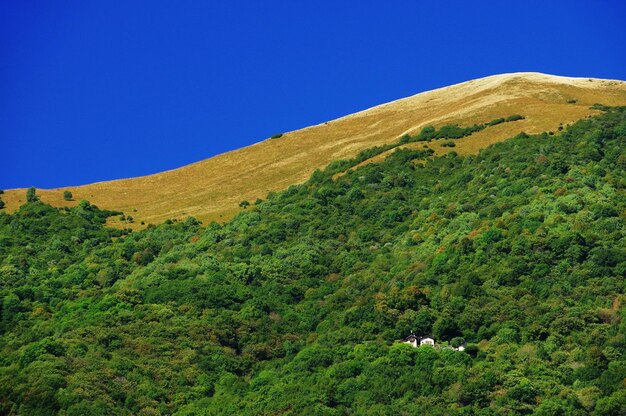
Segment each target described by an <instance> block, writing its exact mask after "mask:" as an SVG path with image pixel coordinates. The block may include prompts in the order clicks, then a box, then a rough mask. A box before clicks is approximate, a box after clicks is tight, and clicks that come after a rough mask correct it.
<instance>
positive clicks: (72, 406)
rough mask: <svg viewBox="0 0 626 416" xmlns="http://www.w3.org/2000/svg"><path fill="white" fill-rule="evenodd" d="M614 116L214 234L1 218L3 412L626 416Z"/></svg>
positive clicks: (388, 172)
mask: <svg viewBox="0 0 626 416" xmlns="http://www.w3.org/2000/svg"><path fill="white" fill-rule="evenodd" d="M605 110H607V113H606V114H603V115H602V116H599V117H596V118H593V119H587V120H583V121H580V122H578V123H576V124H574V125H573V126H571V127H569V128H568V129H566V130H565V131H563V133H562V134H560V135H557V136H551V135H548V134H543V135H537V136H530V137H529V136H527V135H520V136H518V137H515V138H513V139H510V140H508V141H506V142H503V143H499V144H497V145H494V146H492V147H490V148H488V149H486V150H483V151H482V152H481V153H480V154H479V155H477V156H468V157H460V156H458V155H456V154H455V153H451V154H449V155H447V156H445V157H437V158H433V157H432V156H431V155H430V154H428V153H425V152H423V151H411V150H406V149H400V150H396V151H395V152H393V153H392V154H391V155H390V156H389V157H387V159H386V160H385V161H384V162H381V163H376V164H369V165H366V166H363V167H361V168H359V169H355V170H350V171H348V172H347V173H346V174H345V175H343V176H341V177H339V178H336V179H333V171H332V170H328V171H325V172H320V171H317V172H316V173H315V174H314V175H313V176H312V177H311V179H310V180H309V181H308V182H307V183H305V184H303V185H300V186H292V187H290V188H289V189H287V190H286V191H284V192H281V193H274V194H270V195H269V197H268V199H267V200H266V201H257V203H255V204H254V205H250V206H248V208H247V209H245V210H242V213H241V214H240V215H238V216H237V217H236V218H235V219H233V220H232V221H230V222H229V223H227V224H225V225H223V226H222V225H218V224H211V225H209V226H208V227H206V228H203V227H201V226H200V225H199V224H198V222H197V221H195V220H194V219H191V218H190V219H188V220H187V221H185V222H172V221H167V222H166V223H164V224H162V225H159V226H157V227H151V228H148V229H147V230H144V231H141V232H136V233H131V234H122V233H121V232H119V231H114V230H110V229H107V228H105V227H104V221H105V218H106V217H107V216H109V215H113V214H114V213H110V212H102V211H100V210H98V209H97V208H96V207H94V206H92V205H90V204H89V203H87V202H82V203H81V204H80V205H79V206H78V207H76V208H74V209H70V210H67V209H55V208H52V207H49V206H47V205H45V204H43V203H41V202H39V201H38V200H37V199H36V198H35V199H33V200H32V202H29V203H27V204H25V205H24V206H22V208H21V209H20V210H19V211H18V212H16V213H14V214H12V215H8V214H6V213H0V260H1V263H0V279H1V280H0V283H1V287H0V296H1V297H0V305H1V309H0V413H2V414H16V415H47V414H60V415H130V414H137V415H158V414H175V415H181V416H182V415H213V414H244V415H245V414H250V415H257V414H306V415H343V414H368V415H369V414H380V415H386V414H393V413H396V414H407V415H408V414H418V413H427V414H431V415H455V414H456V415H492V414H530V413H534V414H538V415H585V414H595V415H620V414H626V386H625V384H624V383H625V379H626V356H625V352H626V312H625V308H624V302H625V301H626V296H625V295H624V289H625V285H624V283H625V281H624V276H625V274H626V244H625V243H626V240H625V233H626V231H625V225H624V216H625V215H626V214H625V210H626V197H625V188H626V154H625V153H624V152H625V146H624V143H625V140H626V111H625V109H623V108H619V109H607V108H605ZM424 159H427V161H426V162H424V161H423V160H424ZM411 331H415V332H416V333H418V334H424V335H426V334H429V335H433V336H434V337H435V338H436V339H437V341H438V342H446V341H451V340H452V339H455V342H457V343H458V342H459V338H463V339H464V340H465V342H466V343H467V349H466V350H465V351H464V352H457V351H451V350H435V349H432V348H429V347H421V348H413V347H411V346H409V345H407V344H403V343H400V342H398V340H401V339H403V338H404V337H405V336H407V335H408V334H409V333H410V332H411Z"/></svg>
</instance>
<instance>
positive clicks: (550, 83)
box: [4, 73, 626, 228]
mask: <svg viewBox="0 0 626 416" xmlns="http://www.w3.org/2000/svg"><path fill="white" fill-rule="evenodd" d="M594 103H602V104H605V105H626V83H624V82H621V81H606V80H598V79H587V78H565V77H556V76H549V75H543V74H536V73H520V74H505V75H497V76H492V77H488V78H483V79H478V80H474V81H469V82H465V83H462V84H458V85H454V86H451V87H446V88H442V89H438V90H434V91H429V92H425V93H422V94H418V95H415V96H412V97H408V98H404V99H401V100H398V101H394V102H392V103H388V104H384V105H381V106H378V107H374V108H372V109H369V110H365V111H362V112H360V113H356V114H353V115H350V116H347V117H343V118H340V119H337V120H333V121H329V122H327V123H323V124H320V125H317V126H312V127H308V128H305V129H302V130H297V131H293V132H289V133H286V134H283V135H282V136H281V137H279V138H275V139H268V140H265V141H263V142H260V143H258V144H255V145H253V146H250V147H246V148H243V149H239V150H236V151H233V152H229V153H225V154H223V155H219V156H216V157H213V158H210V159H207V160H204V161H201V162H198V163H195V164H192V165H189V166H185V167H182V168H180V169H176V170H173V171H168V172H163V173H159V174H156V175H150V176H146V177H141V178H132V179H123V180H119V181H111V182H102V183H96V184H91V185H86V186H80V187H71V188H68V189H69V190H70V191H71V192H72V193H73V195H74V200H75V201H70V202H67V201H64V200H63V191H64V189H58V190H50V191H40V192H39V194H40V196H41V198H42V199H43V201H45V202H48V203H51V204H53V205H55V206H73V205H75V204H77V203H78V202H77V201H80V200H81V199H87V200H89V201H91V202H93V203H95V204H97V205H98V206H99V207H102V208H106V209H112V210H117V211H123V212H124V213H125V214H126V215H130V216H132V217H133V218H134V222H133V223H129V222H121V223H120V222H119V221H117V219H116V218H117V217H116V218H115V219H114V220H113V221H112V222H111V223H112V224H114V225H116V226H121V227H134V228H137V227H141V222H142V221H143V222H144V223H145V225H147V224H149V223H155V224H157V223H160V222H162V221H164V220H165V219H168V218H184V217H186V216H187V215H192V216H194V217H196V218H198V219H200V220H201V221H203V222H205V223H207V222H208V221H211V220H216V221H222V222H223V221H225V220H227V219H229V218H232V217H233V216H234V215H235V214H236V213H237V212H239V211H240V208H239V202H241V201H242V200H248V201H254V200H256V199H257V198H265V196H266V195H267V193H268V192H269V191H278V190H282V189H285V188H287V187H288V186H289V185H292V184H296V183H302V182H304V181H305V180H306V179H307V178H308V177H309V176H310V175H311V174H312V173H313V171H314V170H315V169H317V168H323V167H324V166H326V165H327V164H328V163H330V162H331V161H333V160H337V159H347V158H352V157H354V156H355V155H357V154H358V153H359V152H361V151H362V150H364V149H367V148H370V147H372V146H380V145H384V144H388V143H393V142H395V141H397V140H398V139H399V138H400V137H401V136H403V135H405V134H417V133H418V132H419V131H420V130H421V129H422V128H423V127H424V126H426V125H434V126H435V127H440V126H442V125H445V124H450V123H456V124H459V125H462V126H471V125H473V124H475V123H479V124H480V123H485V122H488V121H490V120H493V119H496V118H498V117H503V116H508V115H511V114H522V115H524V116H525V117H526V118H525V119H524V120H521V121H519V122H517V123H507V124H502V125H497V126H494V127H492V128H490V129H486V130H484V131H482V132H479V133H477V134H475V135H472V136H470V137H466V138H464V139H462V140H459V141H458V142H457V143H456V147H455V148H454V151H455V152H457V153H458V154H461V155H465V154H476V153H477V152H478V151H479V150H480V149H483V148H485V147H486V146H488V145H490V144H493V143H495V142H498V141H501V140H504V139H505V138H508V137H511V136H514V135H516V134H518V133H520V132H521V131H524V132H526V133H539V132H543V131H555V132H556V131H557V130H558V128H559V126H560V125H561V124H563V125H566V124H568V123H571V122H573V121H575V120H579V119H581V118H584V117H586V116H588V115H591V114H597V113H598V112H597V111H594V110H591V109H590V106H591V105H593V104H594ZM442 143H443V141H439V142H432V143H430V144H429V146H430V147H432V148H433V150H435V151H436V152H437V153H445V152H447V151H450V150H451V149H450V148H446V147H442V146H441V144H442ZM34 185H36V184H34ZM24 195H25V190H23V189H20V190H12V191H7V192H6V194H5V196H4V200H5V202H6V203H7V209H8V210H10V211H13V210H15V209H17V207H19V205H21V204H22V203H23V202H24V200H25V197H24Z"/></svg>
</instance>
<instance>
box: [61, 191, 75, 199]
mask: <svg viewBox="0 0 626 416" xmlns="http://www.w3.org/2000/svg"><path fill="white" fill-rule="evenodd" d="M72 198H73V195H72V193H71V192H70V191H63V199H64V200H66V201H71V200H72Z"/></svg>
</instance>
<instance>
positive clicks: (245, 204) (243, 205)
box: [239, 200, 250, 209]
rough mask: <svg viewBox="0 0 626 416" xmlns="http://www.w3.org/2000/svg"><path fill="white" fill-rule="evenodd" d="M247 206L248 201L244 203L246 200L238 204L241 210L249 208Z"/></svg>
mask: <svg viewBox="0 0 626 416" xmlns="http://www.w3.org/2000/svg"><path fill="white" fill-rule="evenodd" d="M249 205H250V202H248V201H246V200H244V201H241V202H240V203H239V206H240V207H241V208H243V209H246V208H248V206H249Z"/></svg>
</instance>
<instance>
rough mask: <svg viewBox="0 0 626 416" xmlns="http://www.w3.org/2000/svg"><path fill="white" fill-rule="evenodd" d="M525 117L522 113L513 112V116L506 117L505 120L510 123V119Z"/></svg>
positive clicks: (522, 118) (515, 119)
mask: <svg viewBox="0 0 626 416" xmlns="http://www.w3.org/2000/svg"><path fill="white" fill-rule="evenodd" d="M524 118H525V117H524V116H522V115H520V114H513V115H512V116H508V117H507V118H505V119H504V121H506V122H507V123H508V122H510V121H517V120H524Z"/></svg>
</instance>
